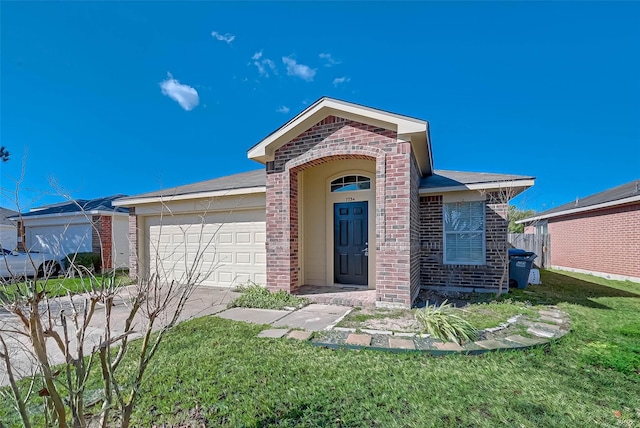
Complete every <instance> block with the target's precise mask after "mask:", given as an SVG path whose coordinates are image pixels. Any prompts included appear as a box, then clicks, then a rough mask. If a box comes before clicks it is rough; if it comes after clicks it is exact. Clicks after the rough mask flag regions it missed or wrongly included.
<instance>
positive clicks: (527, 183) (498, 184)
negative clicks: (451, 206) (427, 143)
mask: <svg viewBox="0 0 640 428" xmlns="http://www.w3.org/2000/svg"><path fill="white" fill-rule="evenodd" d="M534 183H535V180H510V181H494V182H492V183H472V184H461V185H460V186H446V187H433V188H426V189H425V188H422V189H420V190H419V191H418V193H419V194H421V195H433V194H441V193H448V192H460V191H463V190H500V189H508V188H513V187H524V188H525V189H526V188H529V187H531V186H533V185H534Z"/></svg>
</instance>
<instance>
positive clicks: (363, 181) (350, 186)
mask: <svg viewBox="0 0 640 428" xmlns="http://www.w3.org/2000/svg"><path fill="white" fill-rule="evenodd" d="M369 189H371V179H370V178H369V177H365V176H362V175H345V176H343V177H340V178H336V179H335V180H333V181H332V182H331V192H332V193H333V192H351V191H353V190H369Z"/></svg>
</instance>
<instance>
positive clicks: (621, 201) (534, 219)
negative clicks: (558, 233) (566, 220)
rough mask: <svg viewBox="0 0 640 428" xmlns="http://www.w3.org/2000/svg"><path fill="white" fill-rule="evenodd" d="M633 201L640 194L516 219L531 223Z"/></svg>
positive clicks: (520, 221)
mask: <svg viewBox="0 0 640 428" xmlns="http://www.w3.org/2000/svg"><path fill="white" fill-rule="evenodd" d="M633 202H640V195H638V196H631V197H629V198H624V199H618V200H616V201H609V202H603V203H601V204H596V205H587V206H586V207H580V208H573V209H570V210H564V211H558V212H555V213H550V214H546V215H538V216H534V217H529V218H524V219H522V220H518V221H516V224H522V223H529V222H532V221H538V220H544V219H547V218H553V217H560V216H564V215H569V214H577V213H581V212H585V211H592V210H599V209H602V208H609V207H615V206H616V205H625V204H630V203H633Z"/></svg>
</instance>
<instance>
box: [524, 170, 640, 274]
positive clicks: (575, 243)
mask: <svg viewBox="0 0 640 428" xmlns="http://www.w3.org/2000/svg"><path fill="white" fill-rule="evenodd" d="M517 223H523V224H525V225H526V226H527V228H528V230H530V231H532V232H534V231H538V232H541V233H545V232H546V233H548V234H549V239H550V245H549V247H550V252H551V267H552V268H556V269H562V270H568V271H573V272H582V273H589V274H592V275H597V276H602V277H605V278H611V279H620V280H630V281H634V282H640V179H639V180H636V181H632V182H630V183H627V184H623V185H622V186H618V187H614V188H613V189H609V190H605V191H604V192H600V193H596V194H595V195H591V196H587V197H586V198H578V199H576V200H575V201H574V202H570V203H567V204H564V205H561V206H559V207H556V208H553V209H550V210H547V211H544V212H542V213H539V214H536V215H535V216H533V217H529V218H525V219H522V220H520V221H518V222H517Z"/></svg>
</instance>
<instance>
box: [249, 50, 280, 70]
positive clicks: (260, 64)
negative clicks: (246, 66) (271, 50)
mask: <svg viewBox="0 0 640 428" xmlns="http://www.w3.org/2000/svg"><path fill="white" fill-rule="evenodd" d="M251 61H252V62H251V63H250V64H253V65H255V66H256V68H257V69H258V74H259V75H260V76H264V77H269V71H270V72H271V73H273V74H278V69H277V68H276V64H275V63H274V62H273V61H272V60H270V59H269V58H263V55H262V50H261V51H260V52H256V53H254V54H253V56H252V57H251Z"/></svg>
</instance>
